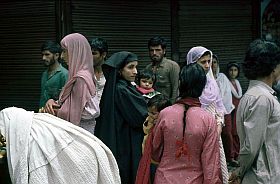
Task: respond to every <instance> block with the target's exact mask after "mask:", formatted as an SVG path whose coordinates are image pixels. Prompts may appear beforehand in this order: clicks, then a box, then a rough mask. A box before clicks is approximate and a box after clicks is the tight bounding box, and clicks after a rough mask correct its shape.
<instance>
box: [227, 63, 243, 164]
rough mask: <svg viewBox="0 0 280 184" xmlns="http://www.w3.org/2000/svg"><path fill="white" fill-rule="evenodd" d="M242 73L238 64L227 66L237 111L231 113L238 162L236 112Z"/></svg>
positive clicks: (235, 156) (238, 146)
mask: <svg viewBox="0 0 280 184" xmlns="http://www.w3.org/2000/svg"><path fill="white" fill-rule="evenodd" d="M239 73H240V66H239V64H237V63H236V62H230V63H228V64H227V77H228V79H229V80H230V84H231V85H230V89H231V93H232V103H233V104H234V106H235V109H234V110H233V111H232V113H231V115H232V116H231V117H232V136H233V155H234V159H235V160H238V156H239V149H240V143H239V137H238V135H237V129H236V111H237V108H238V105H239V101H240V99H241V97H242V88H241V85H240V83H239V80H238V77H239Z"/></svg>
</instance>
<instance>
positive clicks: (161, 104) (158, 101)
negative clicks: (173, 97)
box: [147, 94, 172, 112]
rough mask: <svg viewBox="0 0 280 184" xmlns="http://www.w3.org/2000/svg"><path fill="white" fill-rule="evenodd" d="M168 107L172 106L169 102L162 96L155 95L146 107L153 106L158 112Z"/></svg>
mask: <svg viewBox="0 0 280 184" xmlns="http://www.w3.org/2000/svg"><path fill="white" fill-rule="evenodd" d="M170 105H172V104H171V102H170V100H169V99H168V98H167V97H166V96H165V95H163V94H158V95H155V96H154V97H152V98H151V99H150V100H149V101H148V103H147V106H148V107H152V106H155V107H156V109H157V111H158V112H160V111H161V110H163V109H164V108H165V107H168V106H170Z"/></svg>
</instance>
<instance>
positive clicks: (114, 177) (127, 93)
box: [0, 33, 280, 184]
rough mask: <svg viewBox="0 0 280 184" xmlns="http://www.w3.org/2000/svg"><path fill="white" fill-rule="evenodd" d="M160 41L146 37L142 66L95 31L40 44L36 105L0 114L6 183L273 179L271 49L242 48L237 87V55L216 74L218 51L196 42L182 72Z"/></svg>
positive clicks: (278, 56) (278, 76) (277, 67)
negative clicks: (110, 50) (35, 109)
mask: <svg viewBox="0 0 280 184" xmlns="http://www.w3.org/2000/svg"><path fill="white" fill-rule="evenodd" d="M166 49H167V43H166V41H165V39H164V38H163V37H161V36H155V37H152V38H151V39H150V40H149V41H148V51H149V56H150V59H151V63H150V64H149V65H147V66H146V67H145V68H144V69H143V70H141V71H139V72H138V70H137V66H138V62H139V59H138V56H137V55H136V54H134V53H132V52H129V51H120V52H116V53H113V54H112V55H111V56H110V57H109V58H107V56H108V44H107V41H106V40H105V39H103V38H94V39H92V40H87V39H86V38H85V36H83V35H81V34H79V33H72V34H69V35H66V36H65V37H64V38H63V39H62V40H61V42H60V45H59V44H58V43H55V42H53V41H47V42H45V43H44V44H43V45H42V48H41V52H42V60H43V62H44V64H45V66H46V67H47V69H46V71H44V73H43V74H42V79H41V98H40V104H39V111H38V113H34V112H29V111H26V110H24V109H21V108H16V107H11V108H6V109H4V110H2V111H1V113H0V132H1V134H2V135H3V136H4V137H5V138H6V140H7V150H8V152H7V153H8V166H9V172H10V176H11V180H12V182H13V183H112V184H113V183H123V184H133V183H136V184H149V183H155V184H162V183H166V184H168V183H170V184H171V183H172V184H176V183H178V184H182V183H189V184H202V183H205V184H228V183H234V184H239V183H245V184H246V183H263V184H264V183H266V184H270V183H271V184H274V183H277V181H278V180H279V179H280V174H279V173H280V172H279V170H280V154H279V151H280V141H279V140H280V139H279V137H280V133H279V132H280V131H279V129H280V104H279V101H278V100H277V97H275V93H276V92H277V90H276V89H277V84H278V81H279V80H280V49H279V47H278V46H277V45H276V44H275V43H272V42H268V41H264V40H261V39H257V40H254V41H253V42H252V43H251V44H250V45H249V47H248V50H247V52H246V55H245V59H244V61H243V62H242V63H241V62H240V63H241V65H242V69H243V71H244V75H245V76H246V77H247V78H248V79H249V80H250V84H249V87H248V89H247V91H246V92H245V94H244V95H243V93H242V88H241V85H240V82H239V81H238V77H239V74H240V72H241V66H240V63H236V62H228V63H227V67H226V71H225V72H224V73H222V72H221V71H220V67H219V64H220V60H219V58H218V53H212V51H211V50H209V49H207V48H205V47H203V46H195V47H192V48H191V49H190V50H189V51H188V52H186V59H185V65H184V66H183V67H182V68H180V67H179V65H178V63H176V62H175V61H172V60H170V59H167V58H166ZM62 61H63V62H64V63H66V64H67V66H68V70H67V69H65V68H64V67H63V66H62V65H61V62H62ZM274 89H275V90H276V91H275V90H274ZM278 128H279V129H278ZM19 145H20V146H19ZM19 151H20V152H19ZM229 168H231V169H230V170H229Z"/></svg>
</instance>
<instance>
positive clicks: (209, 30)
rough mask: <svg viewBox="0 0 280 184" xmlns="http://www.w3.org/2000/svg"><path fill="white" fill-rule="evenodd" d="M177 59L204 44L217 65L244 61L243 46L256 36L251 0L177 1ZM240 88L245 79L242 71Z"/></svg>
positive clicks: (245, 86)
mask: <svg viewBox="0 0 280 184" xmlns="http://www.w3.org/2000/svg"><path fill="white" fill-rule="evenodd" d="M179 6H180V11H179V22H180V24H179V25H180V39H179V40H180V61H181V62H184V61H185V56H186V53H187V52H188V51H189V49H191V48H192V47H194V46H200V45H201V46H204V47H207V48H208V49H210V50H211V51H213V53H214V54H216V55H218V57H219V60H220V68H221V71H222V72H225V68H226V64H227V63H228V62H231V61H234V62H237V63H241V62H242V61H243V58H244V55H245V52H246V49H247V47H248V45H249V43H250V42H251V41H252V39H253V38H254V37H255V35H254V34H255V32H256V31H255V30H253V29H255V27H254V25H253V12H252V11H253V8H252V4H251V0H227V1H223V0H209V1H206V0H197V1H185V0H180V1H179ZM239 81H240V82H241V85H242V88H243V91H244V92H245V90H246V89H247V86H248V80H247V79H246V78H245V77H244V75H243V74H242V72H241V75H240V77H239Z"/></svg>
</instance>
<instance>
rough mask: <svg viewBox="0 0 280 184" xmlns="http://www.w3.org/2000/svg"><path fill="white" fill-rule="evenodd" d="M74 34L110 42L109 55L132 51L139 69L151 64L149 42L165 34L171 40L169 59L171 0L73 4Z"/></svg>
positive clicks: (111, 0)
mask: <svg viewBox="0 0 280 184" xmlns="http://www.w3.org/2000/svg"><path fill="white" fill-rule="evenodd" d="M72 5H73V6H72V7H73V9H72V20H73V22H72V23H73V31H74V32H79V33H82V34H84V36H86V37H87V38H89V39H91V38H94V37H97V36H100V37H103V38H105V39H106V40H107V41H108V45H109V55H112V54H113V53H114V52H117V51H123V50H126V51H130V52H134V53H135V54H137V55H138V56H139V59H140V62H139V68H143V67H145V66H146V65H147V64H149V63H150V59H149V55H148V47H147V43H148V40H149V39H150V38H151V37H152V36H155V35H162V36H164V37H166V38H167V40H168V48H167V57H170V56H171V54H170V51H171V46H170V38H171V23H170V20H171V18H170V2H169V0H161V1H159V0H157V1H156V0H152V1H151V0H142V1H129V0H122V1H114V0H110V1H101V0H95V1H86V0H84V1H79V0H73V1H72Z"/></svg>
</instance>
